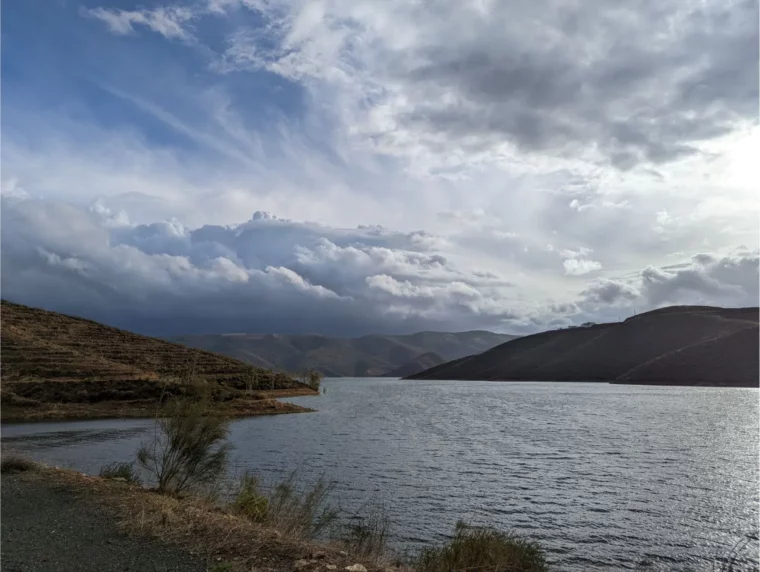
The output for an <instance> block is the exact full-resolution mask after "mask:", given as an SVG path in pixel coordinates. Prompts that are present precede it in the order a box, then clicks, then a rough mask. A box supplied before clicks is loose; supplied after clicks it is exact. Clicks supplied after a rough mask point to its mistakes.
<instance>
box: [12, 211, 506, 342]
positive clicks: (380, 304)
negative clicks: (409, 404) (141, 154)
mask: <svg viewBox="0 0 760 572" xmlns="http://www.w3.org/2000/svg"><path fill="white" fill-rule="evenodd" d="M114 220H119V217H114V216H113V215H112V214H111V213H110V212H108V210H107V209H105V208H103V207H99V208H96V209H91V210H90V211H82V210H80V209H77V208H74V207H72V206H70V205H67V204H65V203H60V202H53V201H38V200H21V201H11V200H6V199H3V205H2V243H3V257H2V292H3V297H5V298H7V299H10V300H13V301H17V302H21V303H25V304H29V305H33V306H40V307H43V308H47V309H51V310H57V311H62V312H67V313H71V314H75V315H81V316H86V317H90V318H92V319H96V320H100V321H103V322H106V323H109V324H113V325H116V326H120V327H124V328H127V329H131V330H135V331H138V332H143V333H149V334H164V335H168V334H173V333H174V334H176V333H191V332H196V333H202V332H208V333H212V332H236V331H237V332H280V333H294V332H320V333H325V334H333V335H358V334H363V333H369V332H404V331H413V330H423V329H449V330H451V329H461V328H468V327H473V328H474V327H482V326H484V325H488V326H490V327H497V326H498V325H499V324H502V323H503V322H504V320H505V319H507V318H509V317H511V314H510V313H509V312H507V311H506V310H505V309H504V308H503V307H502V306H501V305H499V304H498V303H497V301H496V299H497V297H498V296H499V294H498V292H497V289H498V288H499V287H503V285H504V282H503V280H501V279H499V278H498V277H497V276H494V277H491V276H476V275H467V274H465V273H462V272H460V271H459V270H457V269H456V268H454V267H453V266H452V265H451V264H450V263H449V262H448V260H447V259H446V258H445V257H444V256H442V255H441V254H438V253H435V252H429V250H430V248H431V247H432V246H433V245H434V244H435V237H433V236H431V235H429V234H427V233H424V232H413V233H397V232H393V231H388V230H385V229H383V228H380V227H363V228H358V229H334V228H330V227H324V226H320V225H317V224H309V223H296V222H292V221H287V220H279V219H276V218H274V217H271V216H268V215H266V214H264V213H256V214H255V215H254V217H253V218H252V219H251V220H250V221H248V222H246V223H243V224H240V225H233V226H204V227H201V228H198V229H187V228H185V227H183V226H182V225H181V224H179V223H178V222H166V223H156V224H150V225H129V224H128V223H125V222H122V223H121V224H116V225H115V224H114ZM122 220H123V218H122Z"/></svg>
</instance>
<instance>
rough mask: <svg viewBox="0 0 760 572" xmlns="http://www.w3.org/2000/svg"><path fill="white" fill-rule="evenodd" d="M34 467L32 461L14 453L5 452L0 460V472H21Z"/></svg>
mask: <svg viewBox="0 0 760 572" xmlns="http://www.w3.org/2000/svg"><path fill="white" fill-rule="evenodd" d="M35 467H36V465H35V463H34V461H32V460H31V459H27V458H26V457H23V456H21V455H16V454H15V453H7V454H4V455H3V456H2V459H1V460H0V473H3V474H8V473H22V472H25V471H30V470H32V469H34V468H35Z"/></svg>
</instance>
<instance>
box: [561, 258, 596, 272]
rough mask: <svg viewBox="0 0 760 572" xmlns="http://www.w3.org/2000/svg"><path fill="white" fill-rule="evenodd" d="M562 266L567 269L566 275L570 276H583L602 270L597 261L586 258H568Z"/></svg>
mask: <svg viewBox="0 0 760 572" xmlns="http://www.w3.org/2000/svg"><path fill="white" fill-rule="evenodd" d="M562 266H563V267H564V268H565V274H568V275H570V276H582V275H584V274H588V273H590V272H594V271H596V270H601V268H602V265H601V264H600V263H599V262H597V261H596V260H588V259H585V258H568V259H566V260H565V261H564V262H563V263H562Z"/></svg>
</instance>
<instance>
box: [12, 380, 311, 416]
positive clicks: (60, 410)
mask: <svg viewBox="0 0 760 572" xmlns="http://www.w3.org/2000/svg"><path fill="white" fill-rule="evenodd" d="M316 395H319V392H318V391H316V390H313V389H308V388H303V387H299V388H292V389H274V390H264V391H257V392H254V393H253V394H252V395H251V396H250V397H239V398H236V399H232V400H229V401H217V402H214V403H213V410H214V412H216V413H218V414H219V415H223V416H225V417H230V418H241V417H254V416H258V415H287V414H291V413H311V412H314V411H316V410H315V409H311V408H309V407H304V406H301V405H295V404H293V403H287V402H284V401H279V400H278V398H285V397H307V396H316ZM159 412H160V409H159V408H158V407H157V405H156V402H155V401H153V400H141V401H102V402H99V403H36V404H33V405H4V406H3V407H2V410H1V411H0V413H1V415H0V424H1V425H5V424H7V423H23V422H34V421H77V420H79V421H84V420H96V419H120V418H124V419H149V418H154V417H156V416H157V414H158V413H159Z"/></svg>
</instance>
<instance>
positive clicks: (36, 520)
mask: <svg viewBox="0 0 760 572" xmlns="http://www.w3.org/2000/svg"><path fill="white" fill-rule="evenodd" d="M0 490H1V493H2V495H1V496H2V499H1V500H2V504H1V505H0V510H1V511H2V514H1V515H0V516H1V517H2V527H0V536H1V537H2V547H1V548H2V550H1V553H0V564H1V567H2V570H3V572H53V571H54V572H90V571H92V572H96V571H97V572H106V571H108V572H110V571H113V572H196V571H197V572H203V571H206V570H207V567H206V565H205V563H204V562H202V561H201V560H199V559H197V558H194V557H192V556H190V555H189V554H188V553H186V552H183V551H181V550H178V549H176V548H170V547H166V546H163V545H161V544H159V543H157V542H155V541H152V540H147V539H141V538H134V537H128V536H126V535H124V534H123V533H121V532H120V531H119V530H118V528H117V526H116V524H115V522H114V520H113V517H112V516H110V515H109V514H107V512H106V511H105V510H104V509H103V508H102V507H100V506H98V505H97V504H96V503H95V502H93V501H90V500H88V499H86V498H84V497H83V496H82V494H81V493H79V492H77V491H74V490H72V489H68V488H66V487H65V486H62V485H59V484H53V483H46V482H45V481H44V480H42V479H39V478H35V475H34V474H32V473H15V474H8V475H3V477H2V482H1V483H0Z"/></svg>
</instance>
